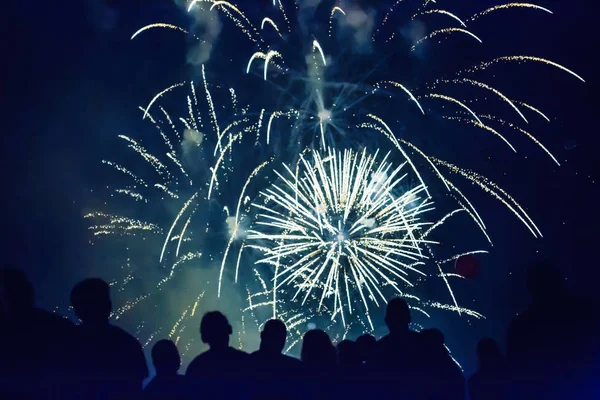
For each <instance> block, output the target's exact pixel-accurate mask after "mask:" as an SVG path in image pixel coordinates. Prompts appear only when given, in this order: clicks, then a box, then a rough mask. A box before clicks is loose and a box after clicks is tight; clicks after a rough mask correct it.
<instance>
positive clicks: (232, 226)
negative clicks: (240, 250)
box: [225, 216, 247, 239]
mask: <svg viewBox="0 0 600 400" xmlns="http://www.w3.org/2000/svg"><path fill="white" fill-rule="evenodd" d="M225 223H226V224H227V231H228V232H229V236H233V235H234V234H235V238H236V239H245V238H246V235H247V232H246V229H244V228H243V227H242V226H240V225H239V224H236V222H235V216H233V217H227V219H225Z"/></svg>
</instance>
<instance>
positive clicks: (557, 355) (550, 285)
mask: <svg viewBox="0 0 600 400" xmlns="http://www.w3.org/2000/svg"><path fill="white" fill-rule="evenodd" d="M527 289H528V291H529V294H530V296H531V304H530V305H529V307H528V308H527V310H525V311H524V312H523V313H521V314H519V315H518V316H517V317H515V319H514V320H513V321H512V322H511V324H510V327H509V329H508V333H507V357H508V361H509V367H510V368H511V370H512V383H513V384H514V390H515V392H518V393H523V397H531V396H536V397H538V398H541V397H545V398H550V399H555V398H561V399H562V398H577V399H583V398H598V397H592V396H593V395H592V394H591V391H592V386H596V387H597V386H598V385H597V383H596V380H597V376H598V375H597V374H598V371H597V369H596V371H594V369H595V368H597V363H598V357H599V353H598V336H599V335H598V320H597V318H596V317H597V316H596V315H595V310H593V309H592V308H591V307H590V306H589V304H588V303H585V302H583V301H580V300H578V299H576V298H574V297H572V296H570V295H569V294H568V293H567V290H566V287H565V280H564V278H563V277H562V276H561V274H560V272H559V270H558V269H557V268H556V267H554V266H551V265H549V264H545V263H541V264H536V265H533V266H532V267H531V268H530V269H529V271H528V276H527ZM596 390H597V389H596ZM595 395H597V396H598V395H600V394H599V393H598V392H596V393H595ZM540 396H541V397H540ZM599 397H600V396H599Z"/></svg>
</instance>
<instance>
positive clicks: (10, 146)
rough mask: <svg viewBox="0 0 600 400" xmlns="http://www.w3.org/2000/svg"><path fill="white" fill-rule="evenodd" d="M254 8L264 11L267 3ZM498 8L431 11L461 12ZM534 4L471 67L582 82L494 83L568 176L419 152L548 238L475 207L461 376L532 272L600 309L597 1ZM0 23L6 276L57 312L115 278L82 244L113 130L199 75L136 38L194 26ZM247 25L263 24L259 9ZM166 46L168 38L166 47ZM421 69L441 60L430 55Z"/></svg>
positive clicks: (518, 163)
mask: <svg viewBox="0 0 600 400" xmlns="http://www.w3.org/2000/svg"><path fill="white" fill-rule="evenodd" d="M261 2H262V3H265V4H264V6H265V8H266V7H267V6H268V4H269V3H270V1H268V0H261ZM238 3H240V4H243V3H244V1H238ZM248 3H249V1H248ZM384 3H385V2H384ZM450 3H451V4H450ZM484 3H485V4H484ZM253 4H254V2H253ZM494 4H498V3H497V2H492V1H490V0H485V1H481V0H479V1H461V2H458V1H452V2H451V1H449V0H440V1H438V5H439V6H440V7H442V6H447V7H448V9H450V10H452V11H453V12H456V13H457V14H458V15H465V16H466V15H470V14H472V11H476V10H481V9H484V8H486V6H488V5H494ZM536 4H539V5H542V6H545V7H548V8H550V9H551V10H552V11H553V12H554V15H548V14H546V13H540V12H536V11H531V10H516V11H505V12H504V14H503V15H498V16H495V17H493V18H492V17H490V20H489V21H490V28H488V29H479V31H483V32H485V41H484V42H485V46H486V49H487V48H490V49H493V50H494V51H493V52H492V51H491V50H490V52H489V55H488V50H484V51H483V54H484V56H481V53H479V54H478V55H477V56H476V57H474V58H473V61H474V62H473V63H471V64H476V63H477V61H478V60H482V59H490V58H492V56H494V55H505V54H530V55H536V56H540V57H545V58H548V59H551V60H554V61H556V62H558V63H561V64H563V65H565V66H567V67H568V68H570V69H572V70H574V71H575V72H577V73H578V74H579V75H581V76H583V77H584V79H586V81H587V83H585V84H583V83H581V82H579V81H577V80H576V79H574V78H573V77H572V76H569V75H567V74H565V73H562V72H559V71H557V70H554V69H552V68H551V67H548V66H542V65H525V66H520V67H518V68H516V67H500V70H502V73H498V75H499V76H500V75H502V76H504V77H503V78H498V80H497V81H495V82H496V84H497V86H498V87H501V88H502V89H503V90H505V91H508V92H510V93H511V94H512V95H513V96H514V97H517V98H523V99H526V100H527V101H528V102H529V103H530V104H534V105H536V106H538V107H539V108H540V109H542V110H543V111H544V112H545V113H546V114H547V115H549V116H551V119H552V123H551V124H546V125H542V124H539V123H538V124H536V125H535V127H536V128H537V129H535V133H536V134H537V137H538V138H539V139H540V140H541V141H542V142H543V143H544V144H545V145H546V146H547V147H548V148H549V149H550V150H551V151H552V152H553V153H554V154H555V155H556V156H557V158H558V159H559V161H560V162H561V164H562V167H560V168H559V167H557V166H556V165H554V164H553V163H552V162H551V161H550V160H549V159H548V158H547V156H546V155H545V154H544V153H543V152H542V151H541V150H539V148H537V147H535V146H534V145H532V144H530V143H527V142H526V141H525V140H524V139H523V140H520V141H518V143H519V144H520V149H519V150H520V151H519V153H518V154H517V155H513V154H509V153H508V152H506V151H504V150H502V151H498V147H496V146H493V145H492V144H490V142H491V140H488V138H484V139H482V140H481V141H478V140H469V138H471V137H472V136H464V137H460V138H458V139H456V140H451V141H452V142H454V143H453V144H449V143H448V142H449V140H448V138H445V139H444V138H440V140H439V141H438V136H436V135H434V136H431V137H430V138H429V139H427V141H426V143H427V144H428V146H429V148H431V146H434V147H435V148H436V152H437V153H438V154H444V151H446V154H448V153H450V156H449V157H448V158H449V159H453V160H455V161H458V160H460V161H464V162H461V165H463V166H466V167H469V168H473V169H475V170H477V171H478V172H480V173H482V174H483V175H486V176H489V177H490V178H492V179H493V180H494V181H495V182H496V183H498V184H499V185H500V186H502V187H504V188H506V189H508V191H509V192H510V193H511V194H512V195H513V196H514V197H515V198H516V199H517V200H518V201H519V202H520V203H521V204H522V205H524V206H525V208H526V209H527V211H528V212H529V213H530V215H531V216H532V218H533V219H534V221H535V222H536V224H537V225H538V227H539V228H540V230H541V231H542V232H543V234H544V238H543V239H538V240H536V239H533V238H532V237H531V235H530V234H529V233H528V231H527V230H526V228H524V227H523V226H522V225H520V224H519V222H518V221H517V220H516V219H515V218H514V217H513V216H512V215H511V214H509V213H508V212H507V211H506V210H505V209H504V208H503V207H502V206H501V205H500V204H498V203H496V202H493V201H491V200H489V199H487V198H485V197H484V195H483V194H480V195H478V197H477V198H478V199H481V200H482V201H481V203H479V211H480V212H481V213H482V215H484V217H485V220H486V223H487V225H488V226H489V233H490V234H491V235H492V236H493V240H494V244H495V246H494V248H493V249H491V253H490V254H489V255H487V256H485V257H482V258H481V276H480V277H479V278H477V279H475V280H473V281H471V282H468V285H469V287H468V294H467V295H465V296H464V297H463V298H464V299H467V300H469V299H475V300H474V301H473V304H470V302H467V304H465V306H469V307H472V308H476V309H477V310H478V311H480V312H482V313H483V314H485V315H487V316H488V319H487V320H484V321H478V322H476V323H474V324H473V325H470V324H465V323H463V322H461V320H460V319H458V318H453V319H452V320H448V321H450V322H448V321H445V322H443V323H441V325H442V326H441V328H442V329H443V330H444V331H445V332H446V336H447V342H449V343H450V344H452V345H453V346H454V347H453V349H456V348H458V349H457V350H456V351H457V352H458V353H459V354H460V355H461V356H462V360H463V361H464V362H465V364H467V365H470V366H472V364H473V357H474V343H475V342H476V340H477V338H479V337H481V336H483V335H487V336H492V337H495V338H498V339H500V340H502V338H503V333H504V331H505V329H506V326H507V323H508V321H509V320H510V318H511V316H512V315H514V313H515V312H517V311H518V310H520V309H522V308H524V307H525V306H526V304H527V297H526V293H525V288H524V279H523V277H524V272H525V269H526V266H527V265H528V263H530V262H531V261H533V260H536V259H549V260H552V261H553V262H555V263H556V264H558V265H559V266H560V267H561V269H562V271H563V273H564V275H565V277H566V278H567V279H568V283H569V287H570V288H572V290H573V291H576V292H577V293H579V294H580V295H582V296H584V297H587V298H590V299H591V300H592V301H594V299H595V301H597V299H598V297H597V294H596V293H597V279H598V278H599V277H600V273H598V270H597V259H596V250H597V249H596V248H597V226H598V223H599V222H600V221H599V218H598V212H597V204H598V179H600V176H598V170H599V167H600V159H599V157H598V145H599V144H600V138H599V136H598V128H597V126H598V124H597V120H598V119H597V114H598V106H599V105H600V104H598V101H597V98H598V97H597V93H598V90H599V89H600V87H599V84H598V79H597V76H596V75H597V71H598V64H597V62H596V59H597V55H596V52H597V49H598V48H600V47H599V45H600V43H599V40H598V35H597V29H596V28H595V27H596V25H597V21H596V20H595V17H594V16H593V12H592V11H593V9H592V6H591V1H586V0H571V1H556V0H540V1H538V2H536ZM474 5H476V6H474ZM378 12H381V11H378ZM3 14H5V15H7V17H8V18H7V20H6V22H5V25H4V35H3V36H4V41H3V42H4V47H5V49H4V50H3V52H2V54H3V57H2V65H3V78H4V79H3V84H2V88H3V89H2V98H3V99H4V101H3V105H2V113H3V118H2V121H3V126H4V129H3V132H2V135H1V140H2V146H1V148H2V153H3V154H2V184H3V188H4V190H3V205H4V207H3V210H4V221H5V222H4V224H3V226H4V232H5V233H4V235H3V241H2V243H3V254H4V261H3V264H5V265H12V266H18V267H22V268H24V269H25V270H26V271H27V272H28V274H29V276H30V277H31V279H32V280H33V282H34V284H35V287H36V292H37V302H38V304H39V305H41V306H43V307H46V308H48V309H54V307H55V306H60V307H59V308H60V310H64V306H65V305H67V304H68V295H69V292H70V289H71V287H72V286H73V285H74V284H75V283H76V282H77V281H79V280H81V279H82V278H84V277H86V276H89V275H100V276H103V272H105V271H106V270H107V269H109V268H114V266H111V265H108V264H110V262H111V254H98V251H94V250H93V249H92V246H90V245H89V243H88V241H89V238H90V234H89V232H88V229H87V227H88V221H85V220H84V219H83V215H84V213H85V212H87V211H89V210H90V208H91V207H93V206H94V204H95V201H96V200H95V193H97V191H98V190H100V189H101V188H103V187H104V186H106V184H107V177H106V174H105V172H106V170H105V169H103V168H101V166H100V165H99V164H100V161H101V160H102V159H103V158H108V157H109V156H110V155H113V154H115V153H118V152H120V151H123V149H124V147H123V146H122V145H120V143H118V142H117V141H116V139H115V137H116V135H117V134H121V133H126V134H131V135H132V136H134V135H136V134H137V135H141V134H142V133H143V129H146V128H143V127H140V125H139V119H140V114H139V112H138V110H137V106H138V105H145V104H147V102H148V101H149V99H150V98H151V97H152V96H153V95H154V94H155V93H157V92H158V91H160V90H161V89H163V88H165V87H167V86H169V85H170V84H172V83H173V82H176V81H180V80H184V79H188V77H190V75H194V74H195V72H194V71H193V68H191V67H190V66H189V64H187V63H186V51H187V47H188V44H187V43H186V42H185V41H177V40H173V36H172V35H173V33H172V32H159V33H156V32H154V33H153V34H151V35H148V36H147V37H145V38H144V40H141V41H139V42H137V41H134V42H132V41H130V40H129V38H130V36H131V34H132V33H133V32H134V31H136V30H137V29H138V28H139V27H141V26H143V25H145V24H148V23H151V22H156V21H164V22H174V23H178V24H181V25H183V26H185V25H186V23H189V21H188V20H186V17H185V15H184V14H183V12H182V11H181V9H179V8H177V7H176V6H174V5H173V3H172V2H171V1H169V0H164V1H159V0H152V1H142V0H122V1H118V0H113V1H108V0H85V1H53V2H49V1H33V0H19V1H11V2H7V4H5V5H4V7H3ZM255 14H256V15H255ZM249 17H250V18H251V19H253V20H257V19H258V20H259V21H260V13H259V11H258V10H256V11H255V12H254V13H252V12H251V13H249ZM496 17H497V18H496ZM224 24H228V22H224ZM479 31H478V32H479ZM164 38H169V39H168V44H167V45H165V44H164V42H163V40H164ZM241 40H242V39H241V38H240V41H241ZM452 40H455V38H454V39H453V38H450V39H448V40H447V41H448V42H450V41H452ZM461 43H463V41H461ZM443 48H445V49H446V50H441V49H443ZM457 48H458V49H460V47H459V46H458V47H457V46H453V45H451V44H450V43H446V44H445V45H439V46H438V47H435V49H436V51H437V49H440V51H438V52H437V53H438V54H437V55H436V56H435V57H437V58H440V57H442V58H444V59H445V61H444V62H446V63H449V64H450V65H453V63H454V62H455V61H456V60H453V58H461V57H462V58H467V59H468V58H469V57H471V56H470V55H469V53H468V52H467V50H465V49H462V50H459V51H451V50H455V49H457ZM470 48H471V47H469V49H470ZM448 49H450V50H448ZM504 49H506V51H504ZM429 51H430V52H433V51H432V49H431V48H429ZM421 57H423V59H424V60H425V61H427V62H430V63H432V64H434V63H437V62H438V59H432V60H430V59H429V58H428V57H430V56H429V55H428V52H425V53H424V54H423V55H422V56H421ZM499 72H500V71H499ZM448 134H449V135H451V134H452V132H448ZM445 146H452V148H450V149H449V150H445ZM448 235H451V236H452V238H453V240H454V241H460V240H462V239H463V237H464V240H471V237H470V235H471V233H468V234H467V233H464V232H462V231H461V230H460V229H458V228H456V230H454V231H453V232H451V233H448ZM190 329H192V327H190ZM193 329H194V330H195V329H197V327H193ZM451 347H452V346H451Z"/></svg>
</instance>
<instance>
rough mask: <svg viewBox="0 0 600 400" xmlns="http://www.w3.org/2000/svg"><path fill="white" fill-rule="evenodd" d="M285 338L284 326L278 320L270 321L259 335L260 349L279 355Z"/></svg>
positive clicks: (285, 330) (285, 329)
mask: <svg viewBox="0 0 600 400" xmlns="http://www.w3.org/2000/svg"><path fill="white" fill-rule="evenodd" d="M286 336H287V328H286V327H285V324H284V323H283V322H282V321H280V320H278V319H271V320H269V321H267V323H266V324H265V327H264V328H263V331H262V332H261V333H260V349H261V350H265V351H269V352H273V353H277V354H280V353H281V352H282V351H283V347H284V346H285V338H286Z"/></svg>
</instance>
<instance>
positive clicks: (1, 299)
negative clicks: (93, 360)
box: [0, 269, 75, 399]
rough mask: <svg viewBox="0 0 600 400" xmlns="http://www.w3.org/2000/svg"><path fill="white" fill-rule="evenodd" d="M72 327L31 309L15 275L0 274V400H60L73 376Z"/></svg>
mask: <svg viewBox="0 0 600 400" xmlns="http://www.w3.org/2000/svg"><path fill="white" fill-rule="evenodd" d="M74 335H75V326H74V325H73V324H72V323H71V322H70V321H69V320H67V319H65V318H63V317H60V316H59V315H57V314H54V313H50V312H47V311H45V310H42V309H39V308H36V307H35V299H34V290H33V285H32V284H31V282H30V281H29V280H28V279H27V276H26V274H25V273H24V272H23V271H21V270H18V269H3V270H0V397H1V398H7V399H8V398H19V397H20V396H27V397H31V398H45V397H47V396H49V395H55V396H58V397H63V398H64V397H65V395H66V392H65V389H66V386H67V383H68V380H70V379H71V373H72V371H73V369H72V368H73V366H72V361H73V350H74V349H73V339H74Z"/></svg>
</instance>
